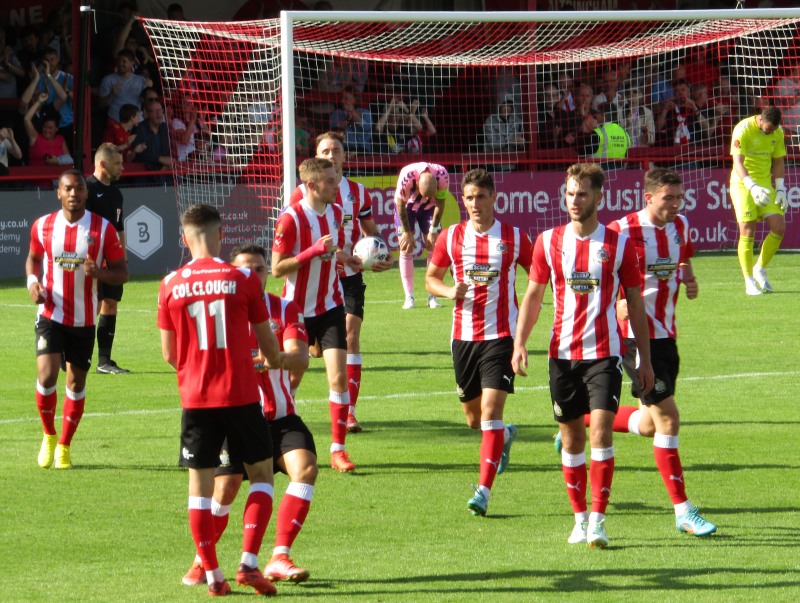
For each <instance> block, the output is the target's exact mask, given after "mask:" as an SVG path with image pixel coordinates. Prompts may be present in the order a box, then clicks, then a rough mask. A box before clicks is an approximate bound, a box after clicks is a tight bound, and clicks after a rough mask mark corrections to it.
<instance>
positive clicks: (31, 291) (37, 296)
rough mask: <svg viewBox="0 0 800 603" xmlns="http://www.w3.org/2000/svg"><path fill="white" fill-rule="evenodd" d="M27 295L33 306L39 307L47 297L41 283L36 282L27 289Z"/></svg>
mask: <svg viewBox="0 0 800 603" xmlns="http://www.w3.org/2000/svg"><path fill="white" fill-rule="evenodd" d="M28 295H30V298H31V301H32V302H33V303H34V304H36V305H39V304H43V303H44V300H45V298H46V297H47V291H46V290H45V288H44V286H43V285H42V283H40V282H39V281H36V282H35V283H31V286H30V287H28Z"/></svg>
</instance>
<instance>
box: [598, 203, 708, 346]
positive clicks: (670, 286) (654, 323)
mask: <svg viewBox="0 0 800 603" xmlns="http://www.w3.org/2000/svg"><path fill="white" fill-rule="evenodd" d="M608 227H609V228H611V229H613V230H616V231H619V232H621V233H623V234H627V235H628V236H629V237H630V239H631V240H632V241H633V244H634V247H635V248H636V255H637V256H638V257H639V270H640V271H641V274H642V297H643V299H644V306H645V309H646V311H647V323H648V328H649V331H650V339H665V338H667V337H671V338H673V339H674V338H675V337H676V336H677V334H678V333H677V323H676V320H675V306H676V304H677V303H678V292H679V291H680V285H681V279H680V276H681V275H680V265H681V263H682V262H685V261H686V260H688V259H689V258H691V257H692V256H693V255H694V250H693V249H692V243H691V241H690V240H689V221H688V220H687V219H686V217H685V216H682V215H679V216H678V218H677V219H676V220H675V221H674V222H669V223H667V224H666V225H665V226H660V227H659V226H656V225H655V224H653V222H652V221H651V220H650V219H649V218H648V216H647V211H646V210H644V209H643V210H641V211H639V212H635V213H631V214H628V215H627V216H625V217H624V218H622V219H620V220H617V221H615V222H612V223H611V224H609V226H608ZM622 331H623V333H624V334H625V337H633V330H632V329H631V326H630V324H629V322H628V321H625V322H624V323H623V324H622Z"/></svg>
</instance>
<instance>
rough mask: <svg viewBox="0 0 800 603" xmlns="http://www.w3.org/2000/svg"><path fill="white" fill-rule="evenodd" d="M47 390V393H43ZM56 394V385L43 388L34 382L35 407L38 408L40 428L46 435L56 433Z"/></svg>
mask: <svg viewBox="0 0 800 603" xmlns="http://www.w3.org/2000/svg"><path fill="white" fill-rule="evenodd" d="M45 392H48V393H45ZM57 404H58V394H56V387H55V385H54V386H53V387H49V388H47V389H45V388H43V387H42V386H41V385H39V383H38V382H37V383H36V408H38V409H39V418H40V419H41V420H42V429H44V432H45V433H46V434H47V435H55V434H56V405H57Z"/></svg>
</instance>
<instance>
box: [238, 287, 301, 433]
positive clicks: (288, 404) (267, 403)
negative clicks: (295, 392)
mask: <svg viewBox="0 0 800 603" xmlns="http://www.w3.org/2000/svg"><path fill="white" fill-rule="evenodd" d="M265 302H266V305H267V309H268V310H269V326H270V327H271V328H272V332H273V333H275V337H277V338H278V343H279V344H280V346H281V352H283V351H284V347H283V346H284V342H285V341H289V340H290V339H299V340H301V341H304V342H306V343H308V333H306V327H305V324H304V323H303V315H302V314H301V313H300V308H299V307H298V306H297V304H296V303H294V302H293V301H289V300H288V299H283V298H281V297H278V296H277V295H272V294H271V293H268V294H267V296H266V300H265ZM250 344H251V346H252V347H253V355H254V356H256V355H258V343H257V342H256V338H255V335H254V334H252V333H251V339H250ZM258 377H259V387H260V388H261V406H262V408H263V409H264V416H265V417H267V421H277V420H278V419H282V418H283V417H285V416H287V415H296V414H297V406H296V405H295V401H294V397H293V396H292V386H291V384H290V382H289V371H287V370H285V369H271V370H268V371H264V372H261V373H258Z"/></svg>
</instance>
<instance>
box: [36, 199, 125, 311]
mask: <svg viewBox="0 0 800 603" xmlns="http://www.w3.org/2000/svg"><path fill="white" fill-rule="evenodd" d="M30 249H31V251H32V252H33V253H35V254H37V255H39V256H43V260H42V267H43V275H42V285H43V286H44V288H45V289H46V291H47V295H46V298H45V301H44V303H43V304H39V310H38V313H39V314H40V315H41V316H44V317H45V318H48V319H50V320H52V321H55V322H58V323H61V324H62V325H64V326H67V327H91V326H92V325H94V322H95V317H96V316H97V283H96V281H95V279H92V278H88V277H87V276H86V273H85V272H84V269H83V263H84V262H85V261H86V258H87V257H91V258H92V259H93V260H94V261H95V262H96V263H97V265H98V266H100V265H101V264H102V263H103V261H104V260H109V261H112V262H115V261H117V260H120V259H122V258H123V257H124V256H125V252H124V251H123V249H122V246H121V245H120V242H119V237H118V236H117V231H116V230H115V229H114V227H113V226H112V225H111V223H110V222H108V221H107V220H105V219H104V218H102V217H100V216H98V215H97V214H93V213H91V212H88V211H87V212H85V213H84V214H83V217H82V218H81V219H80V220H78V221H77V222H75V223H73V224H70V223H69V222H68V221H67V219H66V218H65V217H64V213H63V212H62V211H57V212H54V213H52V214H48V215H46V216H42V217H41V218H39V219H38V220H36V222H34V223H33V226H32V227H31V245H30Z"/></svg>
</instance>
